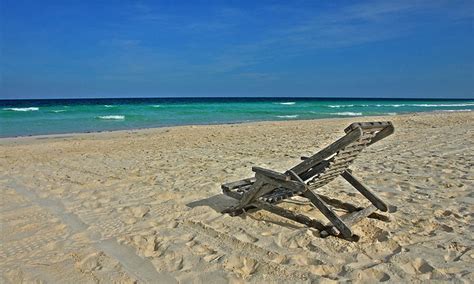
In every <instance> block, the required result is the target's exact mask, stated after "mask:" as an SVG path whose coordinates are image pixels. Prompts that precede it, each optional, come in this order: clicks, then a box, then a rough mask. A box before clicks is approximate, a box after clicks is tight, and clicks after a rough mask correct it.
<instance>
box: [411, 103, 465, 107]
mask: <svg viewBox="0 0 474 284" xmlns="http://www.w3.org/2000/svg"><path fill="white" fill-rule="evenodd" d="M413 106H419V107H463V106H474V103H467V104H413Z"/></svg>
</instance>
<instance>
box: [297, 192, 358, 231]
mask: <svg viewBox="0 0 474 284" xmlns="http://www.w3.org/2000/svg"><path fill="white" fill-rule="evenodd" d="M303 195H304V196H305V197H306V198H308V199H309V200H310V201H311V203H313V204H314V206H316V208H318V209H319V211H321V213H323V214H324V216H326V218H328V220H329V221H331V223H332V224H333V225H334V227H336V228H337V229H338V230H339V232H340V233H341V234H342V235H343V236H344V237H345V238H347V239H350V238H351V237H352V231H351V229H350V228H349V226H347V225H346V224H345V223H344V221H342V220H341V218H339V216H337V214H336V213H334V211H332V210H331V209H330V208H329V207H328V206H327V204H326V203H324V201H323V200H321V198H320V197H319V196H318V195H317V194H315V193H314V192H313V191H312V190H311V189H308V190H306V191H305V192H304V193H303Z"/></svg>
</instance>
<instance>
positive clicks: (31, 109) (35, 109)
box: [3, 107, 39, 111]
mask: <svg viewBox="0 0 474 284" xmlns="http://www.w3.org/2000/svg"><path fill="white" fill-rule="evenodd" d="M3 110H11V111H37V110H39V107H9V108H4V109H3Z"/></svg>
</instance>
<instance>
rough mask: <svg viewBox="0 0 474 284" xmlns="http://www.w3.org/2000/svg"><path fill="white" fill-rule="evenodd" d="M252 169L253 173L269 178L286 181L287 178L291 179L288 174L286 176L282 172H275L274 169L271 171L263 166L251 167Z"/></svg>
mask: <svg viewBox="0 0 474 284" xmlns="http://www.w3.org/2000/svg"><path fill="white" fill-rule="evenodd" d="M252 171H253V172H255V173H258V174H261V175H264V176H267V177H270V178H274V179H278V180H283V181H288V180H290V179H291V178H290V177H289V176H287V175H285V174H282V173H279V172H276V171H272V170H269V169H265V168H262V167H252Z"/></svg>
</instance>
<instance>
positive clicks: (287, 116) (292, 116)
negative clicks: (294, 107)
mask: <svg viewBox="0 0 474 284" xmlns="http://www.w3.org/2000/svg"><path fill="white" fill-rule="evenodd" d="M298 116H299V115H297V114H291V115H277V116H276V117H278V118H297V117H298Z"/></svg>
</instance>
